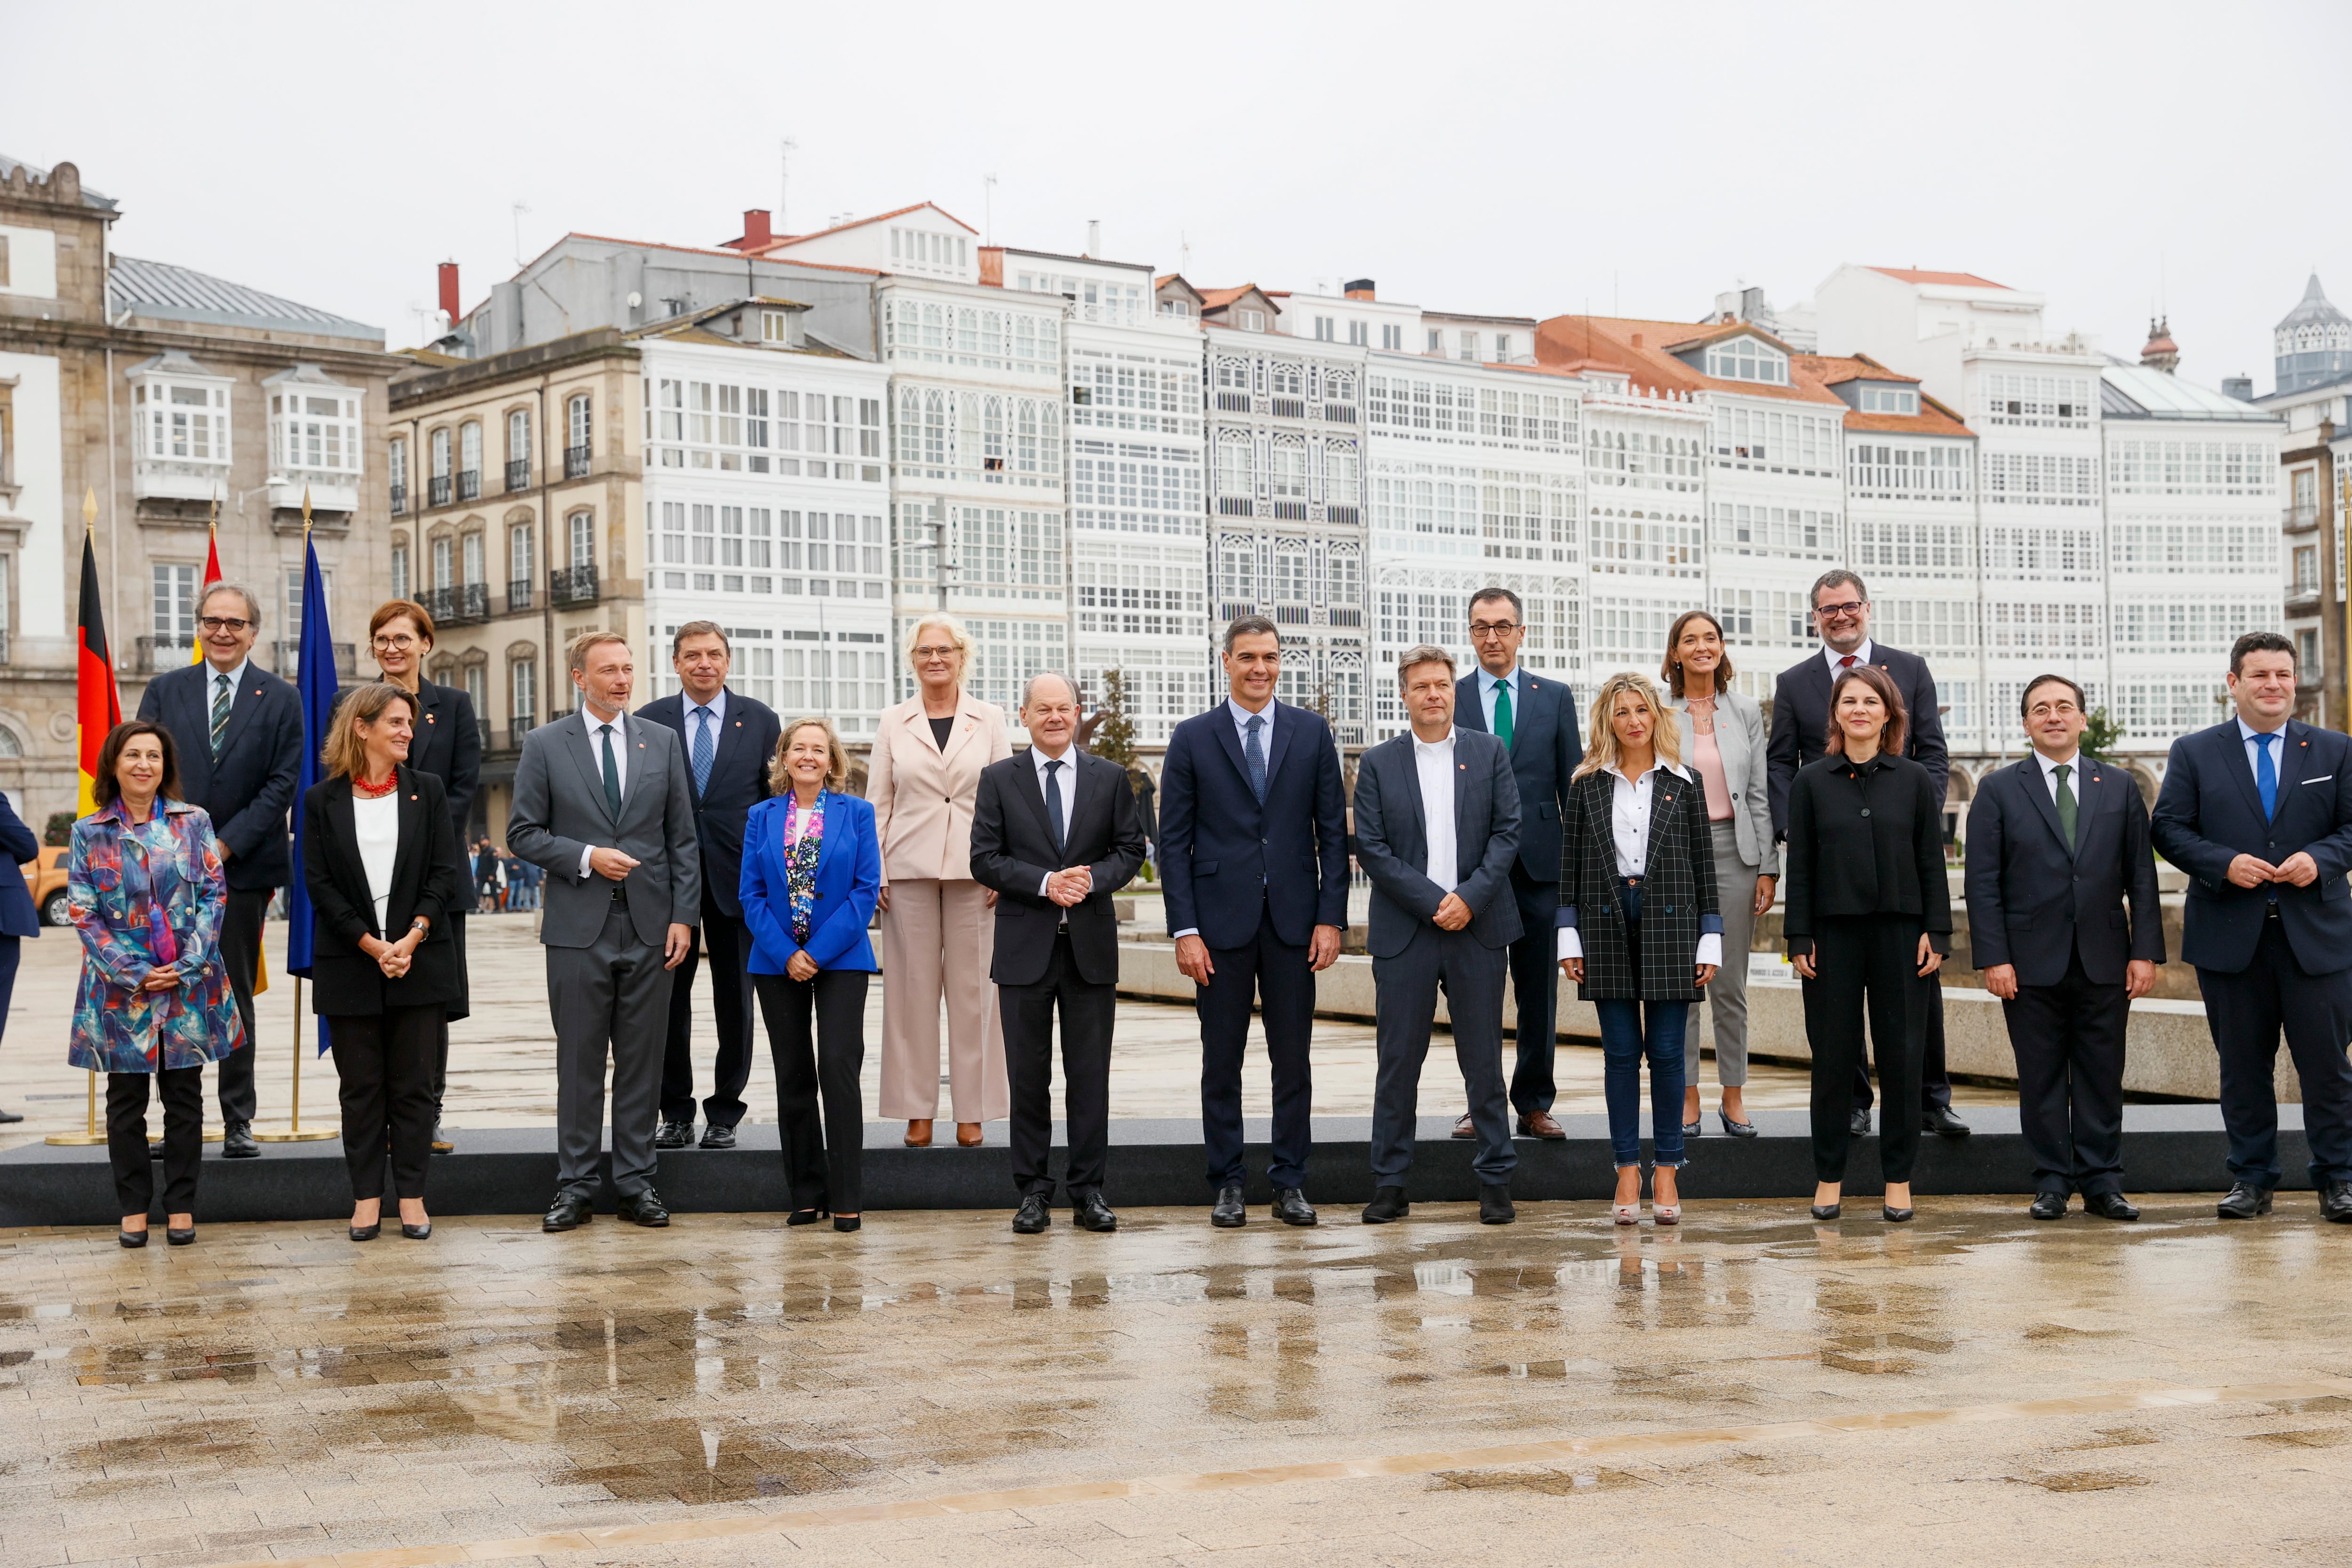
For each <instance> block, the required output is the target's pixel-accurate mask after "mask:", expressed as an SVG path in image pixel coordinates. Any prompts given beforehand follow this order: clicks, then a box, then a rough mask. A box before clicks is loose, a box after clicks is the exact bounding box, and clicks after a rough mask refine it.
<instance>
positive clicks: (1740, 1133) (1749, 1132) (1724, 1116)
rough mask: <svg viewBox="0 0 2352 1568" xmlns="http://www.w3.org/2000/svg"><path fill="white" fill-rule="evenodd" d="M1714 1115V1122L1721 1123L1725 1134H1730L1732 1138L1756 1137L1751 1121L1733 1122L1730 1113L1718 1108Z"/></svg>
mask: <svg viewBox="0 0 2352 1568" xmlns="http://www.w3.org/2000/svg"><path fill="white" fill-rule="evenodd" d="M1715 1115H1716V1120H1717V1121H1720V1122H1722V1123H1723V1130H1724V1131H1726V1132H1728V1133H1730V1134H1731V1135H1732V1136H1733V1137H1734V1138H1753V1137H1755V1136H1756V1123H1754V1122H1753V1121H1733V1120H1732V1119H1731V1113H1730V1112H1729V1111H1727V1110H1724V1109H1723V1108H1722V1107H1720V1106H1717V1108H1716V1112H1715Z"/></svg>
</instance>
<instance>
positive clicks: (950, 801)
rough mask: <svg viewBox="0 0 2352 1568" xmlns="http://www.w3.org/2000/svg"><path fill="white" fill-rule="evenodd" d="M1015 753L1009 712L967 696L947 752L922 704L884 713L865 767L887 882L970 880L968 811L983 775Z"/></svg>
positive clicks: (910, 702)
mask: <svg viewBox="0 0 2352 1568" xmlns="http://www.w3.org/2000/svg"><path fill="white" fill-rule="evenodd" d="M1012 754H1013V740H1012V737H1011V736H1010V735H1009V734H1008V733H1007V732H1006V731H1005V728H1004V710H1003V709H1002V708H999V707H997V706H996V705H995V704H994V703H992V702H982V701H981V700H979V699H978V698H976V697H973V696H971V694H970V693H969V692H967V693H965V695H964V696H963V699H962V700H961V702H959V703H958V704H957V707H956V716H955V728H954V729H953V730H952V731H949V734H948V744H947V750H946V752H944V753H942V752H940V749H939V748H938V747H937V746H935V745H934V744H932V742H931V721H929V719H928V718H925V717H924V715H923V700H922V699H921V698H920V697H911V698H909V699H908V700H906V701H904V702H901V703H899V704H898V706H897V707H895V708H888V709H885V710H883V713H882V723H881V727H880V728H879V729H878V730H877V731H875V735H874V752H873V754H872V756H871V757H869V758H868V759H867V761H866V799H867V800H869V801H871V802H873V803H874V831H875V833H876V834H877V836H879V837H880V838H881V840H882V881H883V884H884V885H885V886H886V887H887V885H888V884H890V883H891V882H893V881H895V880H897V879H900V878H909V879H914V878H935V879H939V880H940V881H955V880H965V881H969V880H970V879H971V808H972V799H973V797H974V795H977V794H978V793H979V789H980V770H981V769H982V768H984V767H986V766H988V764H989V763H993V762H998V761H1001V760H1002V759H1003V758H1005V757H1009V756H1011V755H1012Z"/></svg>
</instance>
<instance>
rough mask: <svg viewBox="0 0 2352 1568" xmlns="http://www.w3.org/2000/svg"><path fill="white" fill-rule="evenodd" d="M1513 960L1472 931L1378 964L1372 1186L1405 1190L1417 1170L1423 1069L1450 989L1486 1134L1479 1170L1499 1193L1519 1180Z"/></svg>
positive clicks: (1473, 1111) (1466, 1071) (1432, 936)
mask: <svg viewBox="0 0 2352 1568" xmlns="http://www.w3.org/2000/svg"><path fill="white" fill-rule="evenodd" d="M1510 962H1511V950H1510V949H1509V948H1507V947H1488V946H1486V944H1485V943H1483V942H1480V941H1479V940H1478V939H1477V938H1476V937H1475V936H1472V935H1471V934H1470V933H1469V932H1468V931H1440V930H1438V929H1437V928H1436V927H1435V926H1426V927H1423V929H1422V930H1421V931H1417V932H1415V933H1414V935H1413V939H1412V943H1411V944H1410V945H1408V946H1407V947H1406V948H1405V950H1404V951H1403V952H1401V953H1398V954H1397V955H1396V956H1395V957H1394V958H1377V957H1376V958H1374V959H1373V960H1372V993H1373V997H1374V1002H1373V1006H1374V1008H1375V1010H1376V1012H1377V1014H1378V1016H1379V1028H1378V1031H1377V1035H1378V1047H1377V1048H1378V1052H1379V1057H1380V1075H1379V1078H1378V1079H1377V1080H1376V1083H1375V1086H1374V1088H1373V1090H1372V1177H1373V1180H1374V1182H1375V1183H1376V1184H1379V1185H1381V1186H1383V1187H1401V1186H1402V1185H1403V1184H1404V1176H1405V1173H1406V1172H1407V1171H1409V1170H1411V1169H1412V1146H1413V1123H1414V1121H1415V1120H1416V1118H1417V1117H1418V1116H1419V1114H1420V1096H1421V1064H1422V1062H1423V1059H1425V1058H1427V1057H1428V1055H1429V1035H1430V1027H1431V1026H1432V1025H1433V1023H1435V1021H1436V1018H1437V988H1438V987H1439V986H1440V985H1443V986H1444V988H1445V1010H1446V1016H1447V1017H1448V1018H1450V1019H1451V1020H1452V1021H1453V1025H1454V1062H1455V1064H1456V1065H1457V1066H1459V1067H1460V1068H1461V1069H1462V1086H1463V1088H1464V1089H1465V1090H1467V1091H1468V1096H1469V1100H1470V1125H1471V1126H1472V1127H1473V1128H1474V1129H1475V1130H1476V1131H1477V1134H1478V1152H1476V1154H1475V1155H1474V1156H1472V1158H1471V1162H1470V1163H1471V1168H1472V1169H1474V1170H1475V1171H1476V1172H1477V1173H1478V1179H1479V1180H1480V1181H1481V1182H1484V1183H1486V1184H1488V1185H1489V1186H1493V1185H1498V1184H1502V1183H1505V1182H1507V1181H1509V1180H1510V1179H1511V1172H1512V1170H1513V1168H1514V1167H1516V1166H1517V1164H1518V1163H1519V1156H1518V1152H1517V1150H1515V1149H1513V1148H1512V1147H1511V1106H1510V1100H1509V1098H1508V1096H1507V1094H1506V1093H1505V1092H1504V1089H1503V979H1504V977H1505V976H1506V975H1507V973H1509V972H1510Z"/></svg>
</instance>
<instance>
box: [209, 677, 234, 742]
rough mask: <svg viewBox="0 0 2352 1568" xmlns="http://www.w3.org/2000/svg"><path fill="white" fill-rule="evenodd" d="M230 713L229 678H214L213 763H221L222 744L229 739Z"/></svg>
mask: <svg viewBox="0 0 2352 1568" xmlns="http://www.w3.org/2000/svg"><path fill="white" fill-rule="evenodd" d="M229 712H230V704H229V689H228V677H227V676H226V674H220V675H215V676H214V677H213V761H215V762H218V761H220V754H221V742H223V741H225V740H226V739H227V738H228V716H229Z"/></svg>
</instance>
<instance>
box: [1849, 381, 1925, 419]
mask: <svg viewBox="0 0 2352 1568" xmlns="http://www.w3.org/2000/svg"><path fill="white" fill-rule="evenodd" d="M1862 411H1863V412H1864V414H1916V413H1918V412H1919V394H1918V393H1917V392H1916V390H1915V389H1913V388H1911V387H1907V386H1865V387H1864V388H1863V389H1862Z"/></svg>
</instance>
